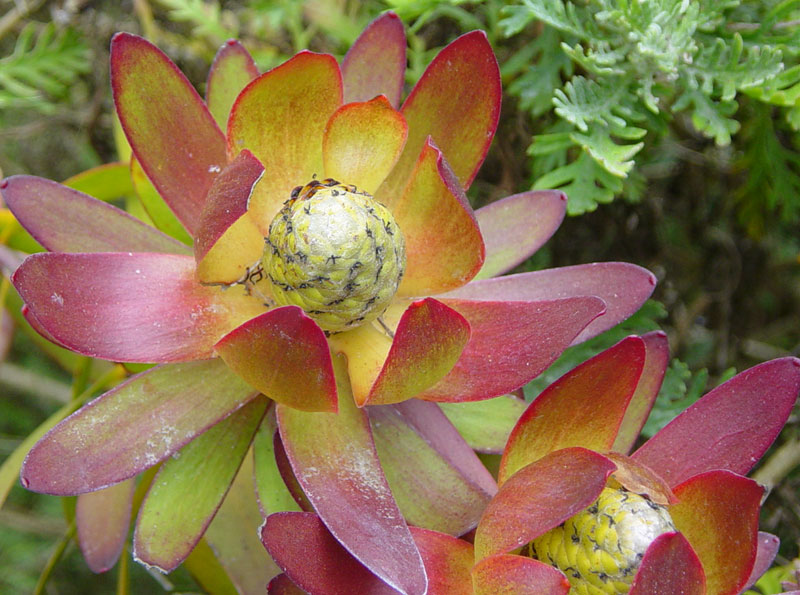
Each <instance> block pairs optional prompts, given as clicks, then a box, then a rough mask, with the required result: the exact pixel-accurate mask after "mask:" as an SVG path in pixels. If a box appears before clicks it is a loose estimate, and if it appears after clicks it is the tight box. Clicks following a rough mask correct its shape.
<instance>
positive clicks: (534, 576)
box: [472, 554, 569, 595]
mask: <svg viewBox="0 0 800 595" xmlns="http://www.w3.org/2000/svg"><path fill="white" fill-rule="evenodd" d="M472 581H473V585H474V588H475V591H474V593H475V595H513V594H515V593H531V594H535V595H567V593H568V592H569V581H568V580H567V578H566V577H565V576H564V573H562V572H561V571H560V570H558V569H556V568H554V567H552V566H549V565H547V564H543V563H542V562H539V560H534V559H532V558H524V557H522V556H515V555H512V554H498V555H496V556H489V557H488V558H484V559H483V560H481V561H480V562H478V563H477V564H476V565H475V566H474V568H473V569H472Z"/></svg>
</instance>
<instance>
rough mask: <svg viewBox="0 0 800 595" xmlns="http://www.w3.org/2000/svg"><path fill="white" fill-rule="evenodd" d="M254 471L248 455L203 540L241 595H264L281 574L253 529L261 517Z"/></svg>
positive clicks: (260, 521) (251, 458)
mask: <svg viewBox="0 0 800 595" xmlns="http://www.w3.org/2000/svg"><path fill="white" fill-rule="evenodd" d="M253 471H254V469H253V457H252V456H251V455H250V454H249V453H248V455H247V456H245V458H244V460H243V461H242V466H241V467H240V468H239V472H238V473H237V474H236V479H234V480H233V483H232V484H231V487H230V489H229V490H228V493H227V494H226V496H225V499H224V500H223V501H222V506H220V507H219V510H218V511H217V514H216V515H215V516H214V520H212V521H211V524H210V525H209V526H208V529H206V534H205V538H204V539H205V541H206V542H208V544H209V546H211V548H212V549H213V551H214V553H215V555H216V558H217V560H219V563H220V564H221V565H222V566H223V568H224V569H225V572H226V574H227V575H228V577H230V580H231V581H233V583H234V584H235V585H236V587H237V589H238V592H239V593H241V594H242V595H251V594H252V595H263V593H264V585H265V584H267V583H268V582H269V580H270V579H271V578H272V577H274V576H276V575H277V574H278V573H279V572H280V569H279V568H278V566H277V564H275V562H274V561H273V560H272V558H270V556H269V554H267V552H266V550H264V546H263V545H262V543H261V539H260V536H259V534H258V531H257V530H254V529H255V528H257V527H259V526H260V525H261V524H263V522H264V517H263V516H262V515H261V513H260V511H259V510H258V504H257V503H256V500H255V498H254V497H253V496H254V494H253ZM209 591H210V592H213V591H211V590H210V589H209Z"/></svg>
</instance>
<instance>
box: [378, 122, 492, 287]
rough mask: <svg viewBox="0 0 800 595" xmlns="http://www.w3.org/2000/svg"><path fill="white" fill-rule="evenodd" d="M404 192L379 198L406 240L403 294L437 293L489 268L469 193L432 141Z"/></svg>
mask: <svg viewBox="0 0 800 595" xmlns="http://www.w3.org/2000/svg"><path fill="white" fill-rule="evenodd" d="M401 190H402V191H401V193H400V194H397V195H390V194H386V193H384V192H383V191H381V192H379V193H378V195H377V196H376V198H377V199H378V200H380V201H382V202H383V203H385V204H386V206H388V207H389V209H391V211H392V214H393V215H394V217H395V219H396V220H397V225H398V227H400V230H401V231H402V232H403V237H404V238H405V241H406V263H407V264H406V271H405V274H404V275H403V280H402V282H401V283H400V287H399V288H398V290H397V291H398V295H401V296H419V295H427V294H435V293H441V292H443V291H448V290H450V289H454V288H456V287H460V286H462V285H464V284H465V283H466V282H467V281H469V280H470V279H472V277H474V276H475V274H476V273H477V272H478V270H480V268H481V265H482V264H483V259H484V255H485V250H484V246H483V239H482V238H481V232H480V229H479V228H478V222H477V221H476V220H475V215H474V214H473V212H472V207H470V205H469V201H468V200H467V197H466V196H465V195H464V190H463V189H462V188H461V185H460V184H459V183H458V181H457V180H456V179H455V176H454V175H453V172H452V170H451V169H450V166H449V165H448V163H447V161H446V160H445V159H444V158H443V157H442V153H441V151H439V149H437V148H436V146H435V145H434V144H433V143H432V142H431V140H430V138H428V139H427V141H426V142H425V144H424V145H423V147H422V152H421V153H420V155H419V160H418V161H417V163H416V166H415V168H414V169H413V171H412V172H410V179H409V182H408V185H406V186H405V188H403V189H401Z"/></svg>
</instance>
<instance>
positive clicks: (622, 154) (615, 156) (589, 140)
mask: <svg viewBox="0 0 800 595" xmlns="http://www.w3.org/2000/svg"><path fill="white" fill-rule="evenodd" d="M571 138H572V139H573V140H574V141H575V142H576V143H578V144H579V145H580V146H581V147H582V148H583V149H584V150H585V151H587V152H588V153H589V155H591V156H592V157H593V158H594V159H595V161H597V162H598V163H599V164H600V165H602V166H603V167H604V168H605V170H606V171H607V172H609V173H611V174H614V175H615V176H617V177H620V178H624V177H625V176H627V175H628V172H629V171H630V170H631V168H632V167H633V165H634V161H633V159H631V158H632V157H633V156H634V155H636V153H638V152H639V151H640V150H641V148H642V147H643V146H644V143H636V144H635V145H618V144H616V143H615V142H614V141H613V140H612V139H611V135H610V134H609V133H608V131H607V130H605V129H602V128H599V127H598V128H595V129H593V130H592V133H591V134H590V135H586V134H579V133H577V132H576V133H573V134H572V135H571Z"/></svg>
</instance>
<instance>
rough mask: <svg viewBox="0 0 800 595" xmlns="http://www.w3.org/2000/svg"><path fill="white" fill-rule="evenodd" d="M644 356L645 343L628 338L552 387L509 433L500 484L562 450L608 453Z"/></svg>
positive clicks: (557, 381)
mask: <svg viewBox="0 0 800 595" xmlns="http://www.w3.org/2000/svg"><path fill="white" fill-rule="evenodd" d="M645 357H646V350H645V345H644V341H642V340H641V339H640V338H639V337H628V338H626V339H623V340H622V341H620V342H619V343H617V344H616V345H614V346H613V347H611V348H610V349H607V350H605V351H603V352H601V353H600V354H598V355H596V356H595V357H593V358H592V359H590V360H588V361H586V362H584V363H582V364H580V365H579V366H577V367H576V368H575V369H573V370H571V371H569V372H567V373H566V374H565V375H564V376H562V377H561V378H559V379H558V380H556V381H555V382H554V383H553V384H551V385H550V386H548V387H547V388H546V389H545V390H544V391H543V392H542V394H541V395H539V396H538V397H537V398H536V400H535V401H534V402H533V403H531V404H530V406H528V409H527V410H526V411H525V413H523V414H522V417H520V418H519V421H518V422H517V425H516V426H515V427H514V430H513V431H512V432H511V436H510V437H509V439H508V444H507V445H506V448H505V451H504V452H503V460H502V462H501V464H500V473H499V476H498V480H499V482H500V483H501V484H502V482H503V481H505V480H506V479H507V478H508V477H510V476H512V475H513V474H514V473H516V472H517V471H518V470H519V469H521V468H522V467H524V466H525V465H528V464H529V463H532V462H533V461H535V460H537V459H539V458H541V457H543V456H545V455H546V454H547V453H549V452H553V451H554V450H558V449H560V448H566V447H568V446H581V447H583V448H588V449H591V450H595V451H604V450H609V449H610V448H611V446H612V445H613V444H614V439H615V438H616V436H617V430H618V429H619V426H620V424H621V423H622V419H623V417H624V416H625V410H626V409H627V407H628V404H629V403H630V400H631V397H632V396H633V394H634V391H635V390H636V386H637V384H638V382H639V378H640V376H641V374H642V370H643V368H644V364H645Z"/></svg>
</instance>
